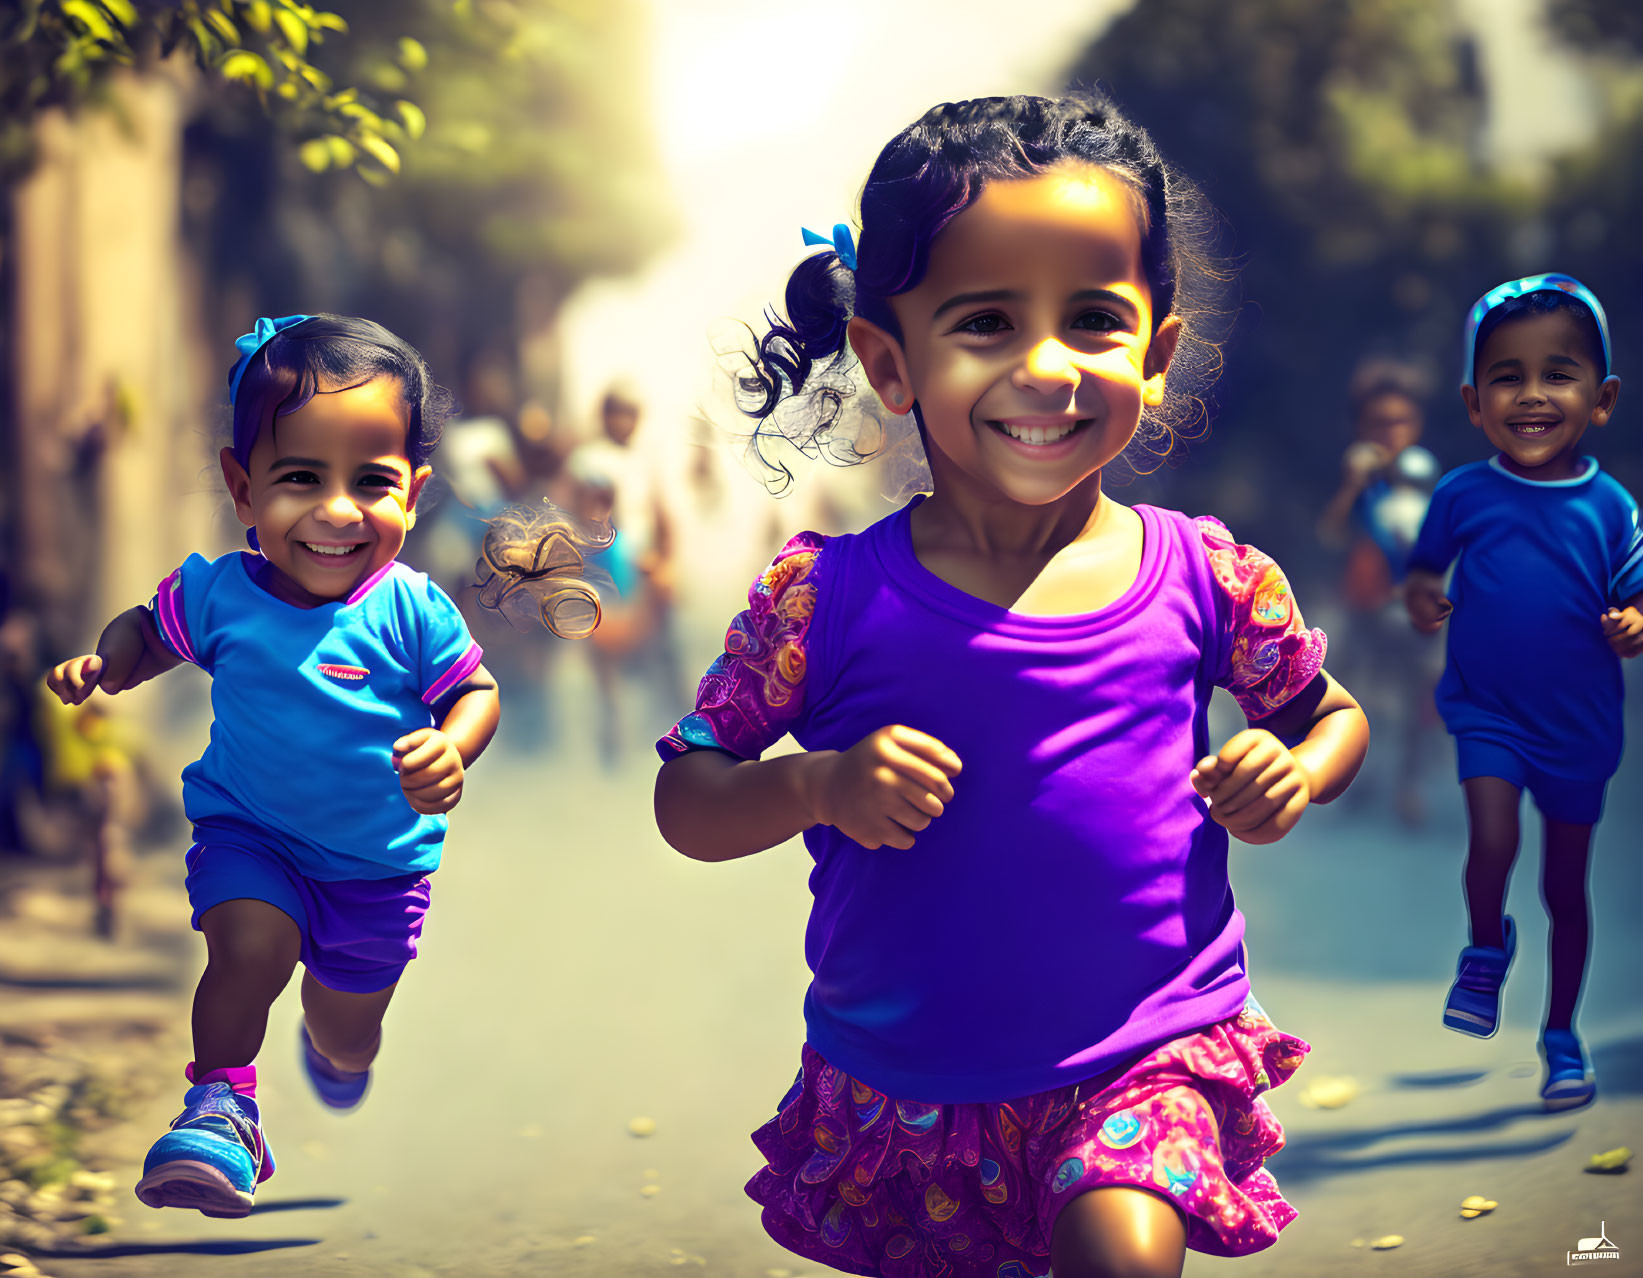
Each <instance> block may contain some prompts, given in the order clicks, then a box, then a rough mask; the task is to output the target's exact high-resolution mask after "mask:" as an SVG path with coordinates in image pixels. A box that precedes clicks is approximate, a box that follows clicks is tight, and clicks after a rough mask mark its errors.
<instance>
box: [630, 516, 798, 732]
mask: <svg viewBox="0 0 1643 1278" xmlns="http://www.w3.org/2000/svg"><path fill="white" fill-rule="evenodd" d="M826 541H827V538H825V537H824V536H822V535H821V534H820V533H813V532H805V533H800V534H799V535H798V536H797V537H795V538H793V540H791V541H789V542H788V543H787V545H785V546H783V547H782V548H781V551H780V552H779V553H778V554H777V555H776V558H775V560H774V561H773V562H772V563H771V565H770V567H768V568H766V569H765V570H764V571H763V572H762V573H760V574H759V577H758V580H756V581H755V582H754V583H753V587H752V589H750V590H749V591H748V592H747V609H746V611H744V612H741V613H738V614H737V616H736V619H735V620H734V621H732V622H731V623H730V628H729V629H728V630H727V631H726V632H725V650H724V652H723V653H722V654H721V655H720V656H719V658H718V659H717V660H716V661H714V663H713V664H712V666H710V667H709V668H708V672H707V674H706V675H705V676H703V678H702V682H701V686H700V687H698V688H697V690H696V709H695V710H694V711H692V712H691V713H690V714H687V715H686V716H685V717H684V718H683V719H681V720H679V722H678V723H677V724H675V725H674V727H673V730H672V731H670V732H669V733H668V734H667V735H666V736H664V737H663V738H662V739H661V740H660V741H658V742H657V743H656V753H657V754H659V755H661V756H662V758H663V759H664V760H667V759H675V758H677V757H678V756H680V755H682V754H686V753H688V752H689V751H691V750H724V751H727V752H729V753H730V754H734V755H736V756H737V757H739V758H742V759H757V758H758V757H759V756H760V755H761V754H763V753H764V752H765V751H766V750H767V749H769V748H770V747H771V746H773V745H775V744H776V742H778V741H780V740H781V739H782V737H784V736H786V735H787V730H788V728H789V726H791V725H792V724H793V723H794V722H795V721H796V720H797V719H798V717H799V713H800V711H802V710H803V709H804V676H805V668H806V651H805V644H806V639H807V638H808V635H809V631H810V619H811V617H812V616H813V615H814V613H815V610H816V584H815V582H814V581H813V580H812V573H813V572H814V570H815V566H816V557H817V556H818V555H819V554H820V553H821V549H822V547H823V545H824V544H825V543H826Z"/></svg>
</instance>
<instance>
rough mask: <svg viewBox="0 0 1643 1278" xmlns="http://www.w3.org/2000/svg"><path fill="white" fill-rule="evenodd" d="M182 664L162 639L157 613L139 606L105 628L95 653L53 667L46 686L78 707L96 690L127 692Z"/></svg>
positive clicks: (60, 698) (68, 704)
mask: <svg viewBox="0 0 1643 1278" xmlns="http://www.w3.org/2000/svg"><path fill="white" fill-rule="evenodd" d="M182 663H183V659H182V658H181V657H179V656H178V655H177V654H176V653H174V652H172V651H171V649H170V648H168V647H166V645H165V641H164V640H163V639H161V638H160V630H159V627H158V626H156V625H155V624H154V616H153V614H152V613H150V612H149V610H148V609H147V608H146V607H144V606H143V605H141V604H139V605H138V606H137V607H135V608H128V609H126V610H125V611H124V612H122V613H121V614H120V615H119V616H118V617H116V618H114V620H113V621H111V622H109V623H108V625H106V626H104V627H103V633H102V636H101V637H100V638H99V639H98V640H97V651H96V652H95V653H91V654H89V655H87V656H83V657H74V658H72V659H71V660H68V661H65V662H63V663H62V664H61V665H57V666H53V667H52V669H51V671H50V673H48V674H47V675H46V687H48V688H50V689H51V690H52V692H54V693H56V694H57V698H58V700H60V701H61V702H62V703H63V704H64V705H66V706H77V705H79V704H81V703H82V702H83V701H85V699H86V698H87V697H89V696H90V695H91V693H92V690H93V689H95V688H101V689H102V690H103V691H104V692H108V693H115V692H124V691H126V690H127V689H128V688H135V687H136V686H137V685H138V684H140V683H146V682H148V680H150V679H152V678H154V677H155V676H156V675H162V674H164V673H165V672H166V671H167V670H170V669H171V668H172V667H173V666H180V665H182Z"/></svg>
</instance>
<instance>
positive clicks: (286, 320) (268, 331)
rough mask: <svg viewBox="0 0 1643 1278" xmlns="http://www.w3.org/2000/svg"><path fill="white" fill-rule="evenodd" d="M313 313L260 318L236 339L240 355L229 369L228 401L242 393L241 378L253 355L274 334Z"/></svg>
mask: <svg viewBox="0 0 1643 1278" xmlns="http://www.w3.org/2000/svg"><path fill="white" fill-rule="evenodd" d="M313 318H314V317H313V316H312V315H285V316H282V317H281V318H279V319H269V318H267V317H266V316H264V317H263V318H261V319H259V320H258V321H257V323H256V326H255V327H254V328H253V329H252V330H251V331H250V332H249V333H246V334H244V335H242V336H240V337H236V338H235V339H234V346H235V347H236V348H237V349H238V350H239V352H240V357H239V359H238V360H237V361H236V362H235V364H234V367H233V368H231V369H229V370H228V402H229V403H230V404H232V403H233V402H234V397H235V396H236V395H238V394H239V393H240V378H242V377H244V376H245V370H246V368H247V367H249V366H250V363H251V357H252V356H253V355H255V354H256V353H257V352H258V351H260V350H261V349H262V348H263V347H264V346H267V345H268V343H269V341H270V339H272V338H273V336H274V334H276V333H278V332H281V331H282V330H284V329H287V328H290V327H291V326H292V325H293V324H300V323H302V322H303V320H306V319H313Z"/></svg>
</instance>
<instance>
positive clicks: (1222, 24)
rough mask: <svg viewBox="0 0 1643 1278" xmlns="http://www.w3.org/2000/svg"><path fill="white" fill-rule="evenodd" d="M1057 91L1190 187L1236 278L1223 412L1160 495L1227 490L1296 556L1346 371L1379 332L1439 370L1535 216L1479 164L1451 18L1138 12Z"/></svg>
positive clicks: (1278, 0)
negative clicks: (1108, 107)
mask: <svg viewBox="0 0 1643 1278" xmlns="http://www.w3.org/2000/svg"><path fill="white" fill-rule="evenodd" d="M1071 78H1072V79H1073V80H1074V81H1075V82H1080V83H1090V82H1099V83H1101V84H1103V85H1104V86H1106V87H1107V88H1108V89H1109V90H1110V91H1111V92H1112V93H1113V95H1114V97H1115V98H1116V99H1117V101H1118V102H1119V104H1120V105H1121V106H1122V107H1123V108H1124V109H1125V110H1126V111H1127V112H1129V113H1131V114H1133V115H1134V116H1135V118H1136V119H1138V120H1139V121H1140V122H1142V123H1143V124H1145V125H1146V126H1147V128H1148V129H1149V130H1151V131H1152V132H1153V134H1154V136H1155V137H1156V138H1157V139H1158V142H1159V145H1160V147H1161V149H1162V150H1163V151H1164V153H1165V154H1166V155H1167V156H1168V157H1170V159H1171V160H1172V161H1173V162H1174V163H1176V164H1177V165H1178V166H1179V167H1180V168H1181V169H1182V170H1184V171H1185V172H1186V173H1187V174H1188V175H1189V176H1191V177H1192V178H1193V179H1194V180H1196V181H1197V182H1198V183H1199V184H1200V185H1201V186H1202V187H1203V188H1204V189H1205V191H1206V193H1207V194H1208V195H1209V197H1210V199H1211V201H1212V202H1213V203H1214V204H1215V205H1216V206H1217V208H1218V209H1220V210H1221V212H1222V213H1223V214H1224V215H1225V216H1226V218H1227V220H1228V222H1229V223H1230V226H1231V228H1232V235H1231V238H1230V244H1231V246H1232V247H1233V248H1234V250H1235V252H1236V256H1237V258H1238V260H1239V262H1240V264H1241V265H1242V267H1243V273H1242V284H1241V288H1242V293H1243V296H1244V297H1245V298H1246V299H1247V305H1246V307H1245V310H1244V313H1243V314H1242V315H1241V316H1240V321H1239V324H1238V327H1237V329H1236V330H1235V332H1234V336H1233V339H1232V343H1231V345H1232V350H1231V352H1230V354H1229V360H1228V364H1227V373H1226V375H1225V377H1224V378H1223V381H1222V383H1221V386H1220V388H1219V391H1218V399H1219V402H1220V403H1221V405H1222V407H1223V411H1222V412H1221V414H1220V417H1219V420H1218V423H1217V426H1216V429H1215V431H1214V433H1213V434H1212V436H1211V437H1210V438H1209V439H1208V440H1206V441H1205V442H1204V443H1203V444H1201V445H1194V446H1193V448H1194V451H1195V452H1198V453H1200V454H1202V455H1203V458H1202V459H1201V461H1200V463H1199V464H1198V465H1195V466H1193V467H1190V468H1187V469H1185V470H1183V471H1182V472H1181V473H1180V475H1179V476H1178V477H1176V478H1174V479H1173V480H1170V481H1168V482H1172V483H1174V484H1175V485H1177V486H1178V487H1180V488H1182V489H1183V490H1185V491H1186V492H1187V493H1188V494H1189V497H1188V500H1189V501H1202V502H1203V504H1205V505H1206V506H1207V507H1210V508H1213V506H1214V505H1220V504H1222V503H1221V501H1220V500H1218V498H1220V497H1222V496H1224V494H1221V493H1215V492H1213V489H1214V488H1215V487H1216V486H1217V485H1219V484H1221V483H1222V481H1224V480H1225V479H1226V477H1228V476H1232V477H1234V478H1239V479H1241V480H1242V484H1241V487H1242V488H1243V489H1244V490H1245V491H1247V492H1249V493H1252V494H1254V495H1255V498H1256V500H1257V501H1258V503H1259V505H1258V507H1257V508H1256V509H1254V510H1252V511H1251V512H1250V513H1249V515H1248V516H1246V518H1248V519H1249V520H1250V521H1251V522H1252V526H1253V531H1252V534H1251V535H1252V536H1264V537H1268V538H1271V539H1272V540H1273V541H1274V542H1275V543H1276V544H1283V545H1294V546H1304V545H1309V544H1310V543H1311V538H1310V537H1309V536H1308V535H1307V532H1306V530H1307V529H1309V528H1310V526H1311V523H1312V520H1313V518H1314V517H1315V515H1316V511H1315V510H1314V509H1312V507H1311V504H1310V503H1311V497H1310V494H1311V492H1312V491H1313V490H1314V489H1315V488H1316V486H1317V484H1318V483H1319V482H1320V477H1323V479H1322V482H1329V481H1330V480H1332V479H1333V476H1334V474H1335V472H1336V470H1337V467H1338V458H1339V455H1340V451H1341V448H1342V446H1343V445H1344V442H1345V440H1344V438H1343V432H1344V425H1345V410H1344V390H1343V388H1344V386H1345V384H1346V381H1347V377H1348V372H1349V369H1350V367H1351V365H1352V364H1353V363H1354V362H1355V360H1356V359H1357V358H1358V357H1359V356H1360V355H1361V354H1362V353H1363V352H1364V349H1365V346H1366V344H1367V343H1370V342H1372V341H1376V340H1378V341H1380V342H1382V343H1387V344H1390V345H1393V346H1395V347H1397V348H1399V349H1401V350H1402V351H1405V352H1411V353H1418V354H1421V355H1425V356H1427V357H1429V358H1431V359H1432V360H1433V361H1434V362H1435V363H1436V364H1437V366H1438V368H1439V369H1441V370H1447V369H1449V368H1450V367H1451V365H1452V362H1453V360H1456V359H1458V358H1459V333H1460V322H1461V317H1462V315H1463V314H1464V311H1465V308H1466V307H1467V306H1468V305H1470V303H1471V302H1472V300H1473V299H1474V298H1475V297H1476V296H1477V295H1478V294H1479V293H1481V292H1482V291H1483V290H1484V288H1486V287H1488V286H1489V285H1491V284H1493V283H1496V282H1498V280H1499V279H1500V278H1502V277H1504V276H1506V275H1508V274H1510V273H1511V270H1512V262H1513V256H1514V245H1515V243H1516V242H1517V240H1518V239H1520V238H1521V235H1522V231H1523V229H1524V227H1525V226H1526V225H1528V224H1530V223H1532V222H1533V221H1534V219H1536V218H1537V217H1538V216H1539V215H1540V211H1541V204H1542V200H1543V197H1542V194H1541V192H1540V191H1538V190H1537V189H1536V188H1534V187H1533V186H1531V185H1530V184H1528V183H1526V182H1525V181H1523V180H1521V179H1512V178H1507V177H1504V176H1501V175H1499V174H1497V173H1495V172H1493V171H1492V170H1491V169H1490V168H1489V167H1488V165H1487V163H1486V160H1485V157H1484V156H1483V155H1482V154H1481V150H1480V147H1479V145H1478V139H1479V136H1480V123H1481V120H1482V116H1483V110H1484V106H1485V95H1484V85H1483V84H1482V81H1481V78H1480V74H1479V69H1478V65H1477V58H1476V54H1475V52H1474V49H1473V47H1472V44H1471V42H1470V40H1469V39H1468V38H1467V36H1466V34H1465V32H1464V29H1463V28H1462V26H1461V24H1460V21H1459V18H1458V15H1457V13H1456V9H1455V5H1454V4H1453V3H1452V0H1441V2H1434V0H1354V2H1353V3H1339V2H1334V3H1325V4H1319V3H1316V2H1315V0H1271V2H1270V3H1266V4H1261V5H1227V4H1222V3H1219V0H1149V2H1148V3H1147V4H1145V5H1140V6H1137V7H1136V8H1135V9H1134V10H1132V11H1131V12H1130V13H1129V14H1127V15H1126V16H1125V17H1123V18H1121V19H1119V20H1118V21H1117V22H1115V23H1114V24H1113V25H1112V26H1111V27H1110V28H1108V30H1107V31H1106V32H1105V33H1104V34H1103V35H1102V36H1101V37H1100V38H1099V39H1098V40H1097V41H1096V42H1095V43H1094V45H1093V46H1092V47H1091V48H1090V49H1089V50H1088V51H1087V52H1086V53H1085V54H1084V55H1083V56H1082V57H1081V58H1080V59H1079V60H1078V61H1077V63H1076V65H1075V67H1074V68H1073V72H1072V77H1071ZM1541 269H1544V268H1541ZM1439 451H1440V452H1441V451H1443V450H1442V447H1441V445H1439ZM1206 463H1208V464H1206ZM1227 491H1228V492H1230V491H1231V489H1230V488H1229V489H1228V490H1227ZM1206 497H1207V498H1208V500H1205V498H1206ZM1319 500H1321V498H1320V499H1319Z"/></svg>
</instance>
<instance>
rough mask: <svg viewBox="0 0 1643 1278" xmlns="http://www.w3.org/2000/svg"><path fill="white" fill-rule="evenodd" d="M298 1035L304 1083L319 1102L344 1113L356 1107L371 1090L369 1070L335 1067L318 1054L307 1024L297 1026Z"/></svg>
mask: <svg viewBox="0 0 1643 1278" xmlns="http://www.w3.org/2000/svg"><path fill="white" fill-rule="evenodd" d="M300 1032H301V1035H302V1071H303V1073H304V1074H306V1075H307V1076H308V1085H309V1086H310V1087H312V1088H313V1089H314V1095H315V1096H318V1097H319V1099H320V1103H321V1104H323V1105H328V1106H330V1107H331V1108H332V1109H336V1110H342V1111H344V1112H346V1111H348V1110H350V1109H356V1108H358V1106H359V1103H360V1102H361V1101H363V1100H364V1099H365V1093H366V1092H368V1091H369V1090H370V1089H371V1071H370V1070H368V1069H362V1070H359V1071H358V1072H357V1073H356V1072H355V1071H354V1070H350V1069H338V1068H337V1067H336V1066H335V1065H333V1064H331V1062H330V1061H328V1060H326V1059H325V1057H323V1056H321V1055H320V1054H319V1051H318V1049H317V1048H315V1046H314V1040H313V1039H311V1038H309V1037H308V1026H307V1025H303V1026H301V1027H300Z"/></svg>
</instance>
